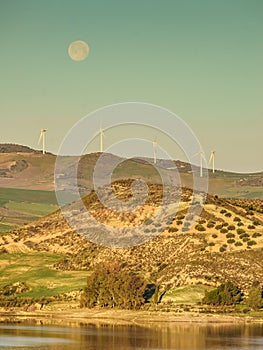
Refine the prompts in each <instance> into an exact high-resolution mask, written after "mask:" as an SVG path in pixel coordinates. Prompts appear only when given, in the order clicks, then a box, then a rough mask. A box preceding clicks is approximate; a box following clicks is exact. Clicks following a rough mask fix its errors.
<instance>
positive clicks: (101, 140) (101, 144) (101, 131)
mask: <svg viewBox="0 0 263 350" xmlns="http://www.w3.org/2000/svg"><path fill="white" fill-rule="evenodd" d="M104 136H105V134H104V130H103V129H102V127H101V126H100V152H101V153H103V148H104V147H103V138H104Z"/></svg>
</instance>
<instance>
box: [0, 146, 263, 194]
mask: <svg viewBox="0 0 263 350" xmlns="http://www.w3.org/2000/svg"><path fill="white" fill-rule="evenodd" d="M99 157H100V153H92V154H86V155H84V156H82V158H81V160H80V164H79V170H78V178H79V185H80V187H81V188H82V189H83V190H84V191H85V188H86V189H91V188H92V187H93V182H92V180H93V179H92V175H93V169H94V167H95V164H96V162H97V160H98V158H99ZM73 159H76V160H77V159H78V158H77V157H75V158H74V157H73ZM115 159H118V160H121V161H122V164H120V165H119V166H118V167H117V168H116V169H115V171H114V174H113V180H118V179H127V178H131V177H140V176H141V177H143V178H144V179H145V180H146V181H147V182H150V183H155V182H157V183H160V177H159V176H158V174H157V171H156V170H154V169H153V166H152V165H151V164H153V160H152V159H147V158H145V160H141V159H136V158H133V159H129V160H126V159H123V158H119V157H117V156H114V155H112V154H108V155H107V157H105V161H106V162H108V163H112V162H113V161H114V160H115ZM55 161H56V156H55V155H53V154H51V153H48V154H46V155H43V154H42V153H41V152H39V151H35V150H32V149H30V148H28V147H26V146H20V145H10V144H0V188H1V187H2V188H3V187H5V188H20V189H31V190H44V191H53V190H54V164H55ZM64 162H65V164H67V163H68V164H71V163H72V157H64ZM149 163H150V164H149ZM174 164H175V166H176V167H177V169H178V171H179V173H180V177H181V182H182V186H185V187H191V186H192V170H191V167H190V165H189V164H188V163H185V162H181V161H179V160H177V161H174ZM169 166H171V164H170V162H167V161H166V160H158V163H157V168H158V167H159V168H160V169H162V170H163V171H166V172H167V173H168V174H169V172H170V170H169ZM193 169H194V171H195V172H197V174H198V173H199V168H198V167H193ZM71 175H72V174H71V173H70V169H69V177H70V176H71ZM69 182H70V179H69ZM209 193H211V194H217V195H219V196H220V197H235V198H263V172H260V173H251V174H238V173H232V172H225V171H221V170H217V171H216V172H215V174H212V172H211V171H209Z"/></svg>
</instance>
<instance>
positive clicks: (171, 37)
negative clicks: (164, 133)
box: [0, 0, 263, 172]
mask: <svg viewBox="0 0 263 350" xmlns="http://www.w3.org/2000/svg"><path fill="white" fill-rule="evenodd" d="M78 39H80V40H84V41H86V42H88V43H89V45H90V54H89V56H88V58H87V59H86V60H85V61H82V62H75V61H73V60H71V59H70V58H69V56H68V54H67V48H68V45H69V44H70V43H71V42H72V41H74V40H78ZM0 43H1V54H0V98H1V103H0V116H1V133H0V142H1V143H2V142H12V143H20V144H26V145H29V146H31V147H34V148H36V147H37V141H38V136H39V131H40V129H41V128H43V127H45V128H47V129H48V132H47V147H48V150H49V151H52V152H57V150H58V147H59V145H60V143H61V141H62V139H63V137H64V135H65V133H66V132H67V131H68V130H69V129H70V128H71V127H72V125H73V124H74V123H75V122H77V121H78V120H79V119H80V118H82V117H83V116H85V115H86V114H88V113H89V112H91V111H93V110H95V109H97V108H100V107H103V106H106V105H108V104H112V103H118V102H126V101H140V102H148V103H153V104H156V105H160V106H163V107H165V108H168V109H170V110H171V111H173V112H174V113H176V114H177V115H178V116H180V117H181V118H182V119H184V120H185V122H186V123H188V124H189V125H190V127H191V128H192V129H193V130H194V132H195V133H196V135H197V137H198V138H199V140H200V142H201V144H202V146H203V148H204V150H205V152H206V155H207V157H208V156H209V153H210V151H211V150H212V149H215V150H216V151H217V158H216V166H217V167H218V168H220V169H227V170H234V171H242V172H248V171H262V170H263V156H262V149H263V137H262V132H263V1H262V0H246V1H244V0H180V1H179V0H158V1H157V0H110V1H109V0H98V1H97V0H96V1H95V0H93V1H91V0H83V1H80V0H77V1H73V0H71V1H69V0H45V1H42V0H23V1H20V0H0ZM98 149H99V148H98Z"/></svg>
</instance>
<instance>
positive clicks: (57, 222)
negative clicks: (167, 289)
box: [0, 181, 263, 290]
mask: <svg viewBox="0 0 263 350" xmlns="http://www.w3.org/2000/svg"><path fill="white" fill-rule="evenodd" d="M130 184H131V183H130V181H122V182H116V183H114V186H113V187H114V191H115V194H116V195H117V196H118V198H119V199H120V200H122V201H124V203H125V201H127V200H128V199H129V198H130V197H131V191H130ZM149 194H150V195H149V198H148V200H147V201H146V203H145V204H144V205H143V206H142V208H140V209H138V210H137V211H135V212H134V213H131V214H128V215H126V214H123V213H121V214H118V213H114V212H112V211H110V210H109V209H106V208H104V207H103V206H102V205H101V203H100V202H99V201H98V199H97V197H96V195H95V193H91V194H90V195H89V196H87V197H86V198H85V199H84V203H85V205H86V207H87V208H88V210H89V212H90V213H92V214H93V215H94V216H95V217H96V218H97V219H98V220H100V221H101V222H104V223H105V224H107V225H112V226H114V227H123V226H125V227H132V226H136V225H138V224H139V223H142V222H144V223H146V225H145V228H144V232H141V235H149V234H151V233H154V234H156V233H157V232H158V231H161V228H162V227H164V226H165V227H166V228H165V230H164V231H163V232H160V233H159V234H158V235H157V236H156V237H155V238H153V239H151V240H149V241H148V242H146V243H144V244H142V245H139V246H136V247H132V248H106V247H103V246H99V245H96V244H94V243H90V242H88V241H87V240H86V239H85V238H83V237H82V236H80V235H78V234H77V233H75V232H73V230H72V229H71V228H70V227H69V226H68V224H67V223H66V222H65V220H64V219H63V217H62V214H61V212H60V211H57V212H55V213H53V214H52V215H49V216H46V217H44V218H42V219H39V220H37V221H35V222H33V223H31V224H29V225H26V226H23V227H21V228H18V229H16V230H13V231H8V232H6V233H3V234H2V235H1V236H0V250H1V252H2V253H6V254H8V253H14V252H17V251H19V252H40V251H41V252H48V253H57V254H63V256H64V258H63V259H60V260H58V261H56V263H54V265H53V268H55V269H59V270H71V271H72V270H83V269H84V270H92V268H93V267H94V266H95V265H96V264H99V263H100V262H102V261H113V260H119V261H122V262H123V263H124V266H126V268H129V269H132V270H134V271H140V272H142V273H143V274H144V275H145V276H147V277H148V278H149V280H151V281H156V280H158V281H159V282H161V283H162V284H163V285H168V284H169V285H171V286H179V285H186V284H188V285H189V284H208V285H216V284H218V283H220V282H223V281H225V280H231V281H233V282H235V283H237V284H238V285H240V286H241V287H242V288H243V289H244V290H247V289H248V288H249V287H250V286H251V284H252V282H253V281H254V280H256V279H257V280H260V281H261V282H263V249H262V248H263V214H262V213H263V202H262V201H260V200H257V201H253V200H250V201H248V202H247V201H246V200H242V201H240V200H239V201H237V200H226V199H219V198H217V197H214V196H210V195H209V196H208V197H207V201H206V204H205V205H204V208H203V211H202V214H201V216H200V218H199V220H198V222H196V223H195V224H194V225H193V226H192V227H191V229H190V230H189V231H188V232H184V230H182V228H183V227H184V225H185V223H184V220H185V218H186V212H187V208H188V206H189V204H190V201H191V196H192V192H191V190H189V189H186V188H185V189H183V195H182V200H181V203H180V207H179V210H178V212H177V213H176V215H175V213H174V215H172V214H171V215H170V217H169V220H168V221H167V222H165V223H163V222H158V223H155V224H154V223H152V222H151V215H152V214H153V213H154V212H155V210H156V209H157V208H158V205H159V203H160V199H161V197H162V187H161V186H160V185H156V184H155V185H154V184H153V185H150V186H149ZM89 230H91V231H92V232H91V233H92V234H93V233H94V232H93V231H94V230H95V228H94V227H90V228H89Z"/></svg>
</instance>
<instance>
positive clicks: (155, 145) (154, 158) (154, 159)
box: [152, 139, 157, 164]
mask: <svg viewBox="0 0 263 350" xmlns="http://www.w3.org/2000/svg"><path fill="white" fill-rule="evenodd" d="M152 144H153V162H154V164H156V161H157V157H156V154H157V141H156V139H155V140H154V141H153V142H152Z"/></svg>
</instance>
